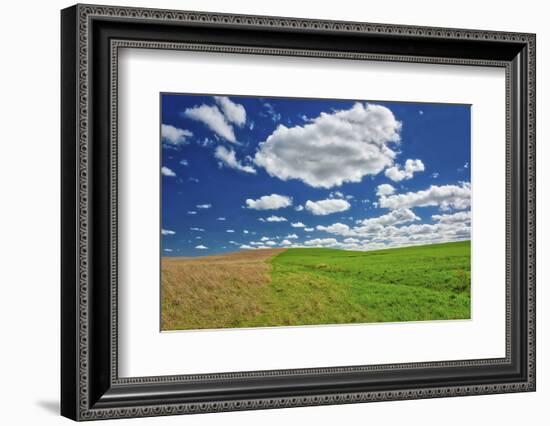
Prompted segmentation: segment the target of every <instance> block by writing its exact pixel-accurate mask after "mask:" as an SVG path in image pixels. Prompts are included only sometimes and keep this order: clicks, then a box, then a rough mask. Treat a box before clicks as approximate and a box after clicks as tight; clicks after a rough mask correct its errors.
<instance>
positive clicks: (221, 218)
mask: <svg viewBox="0 0 550 426" xmlns="http://www.w3.org/2000/svg"><path fill="white" fill-rule="evenodd" d="M216 220H225V217H219V218H217V219H216Z"/></svg>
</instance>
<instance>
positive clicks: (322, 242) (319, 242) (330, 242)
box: [304, 238, 338, 247]
mask: <svg viewBox="0 0 550 426" xmlns="http://www.w3.org/2000/svg"><path fill="white" fill-rule="evenodd" d="M304 244H305V245H306V246H315V247H332V246H335V245H337V244H338V240H336V238H314V239H313V240H307V241H306V242H305V243H304Z"/></svg>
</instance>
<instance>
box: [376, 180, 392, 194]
mask: <svg viewBox="0 0 550 426" xmlns="http://www.w3.org/2000/svg"><path fill="white" fill-rule="evenodd" d="M394 192H395V188H394V187H393V186H391V185H390V184H389V183H383V184H382V185H378V187H377V188H376V195H378V196H379V197H380V196H384V195H391V194H393V193H394Z"/></svg>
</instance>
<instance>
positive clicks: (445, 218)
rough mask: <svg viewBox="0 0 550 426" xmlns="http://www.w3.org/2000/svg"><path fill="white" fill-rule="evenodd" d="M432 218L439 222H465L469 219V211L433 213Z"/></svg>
mask: <svg viewBox="0 0 550 426" xmlns="http://www.w3.org/2000/svg"><path fill="white" fill-rule="evenodd" d="M432 219H433V220H435V221H437V222H439V223H466V222H470V221H471V213H470V212H469V211H467V212H456V213H453V214H434V215H433V216H432Z"/></svg>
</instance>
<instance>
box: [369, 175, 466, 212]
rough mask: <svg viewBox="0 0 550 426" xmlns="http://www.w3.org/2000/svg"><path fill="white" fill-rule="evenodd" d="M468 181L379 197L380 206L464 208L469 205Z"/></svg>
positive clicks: (396, 207) (399, 207)
mask: <svg viewBox="0 0 550 426" xmlns="http://www.w3.org/2000/svg"><path fill="white" fill-rule="evenodd" d="M470 196H471V187H470V183H468V182H462V183H461V185H460V186H458V185H443V186H437V185H432V186H430V187H429V188H428V189H426V190H422V191H418V192H408V193H406V194H395V195H390V196H388V197H380V200H379V205H380V207H384V208H388V209H392V210H393V209H402V208H412V207H425V206H439V207H440V208H441V210H449V209H451V208H452V209H457V210H464V209H467V208H468V207H470Z"/></svg>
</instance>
